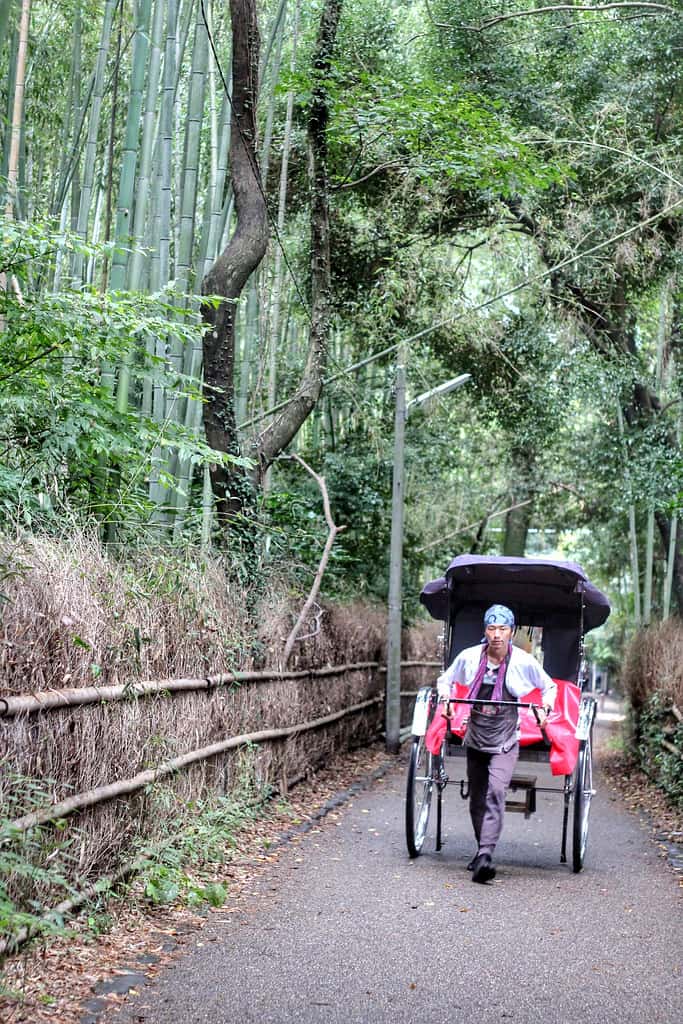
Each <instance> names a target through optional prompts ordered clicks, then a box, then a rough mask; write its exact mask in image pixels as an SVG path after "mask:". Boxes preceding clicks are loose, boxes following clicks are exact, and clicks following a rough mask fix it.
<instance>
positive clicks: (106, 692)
mask: <svg viewBox="0 0 683 1024" xmlns="http://www.w3.org/2000/svg"><path fill="white" fill-rule="evenodd" d="M406 664H418V662H414V663H413V662H407V663H406ZM366 668H367V669H379V671H382V669H381V668H380V667H379V662H377V661H357V662H352V663H350V664H348V665H328V666H327V667H325V668H318V669H301V670H299V671H296V672H279V671H278V670H277V669H265V670H264V671H259V672H256V671H254V672H222V673H220V674H218V675H213V676H206V677H205V678H203V679H192V678H185V679H159V680H154V679H148V680H144V681H142V682H139V683H132V684H131V683H118V684H115V685H112V686H80V687H79V686H76V687H71V688H66V689H63V690H43V691H40V692H39V693H32V694H21V695H18V696H16V697H0V718H11V717H12V716H14V715H19V714H24V713H25V714H29V715H30V714H34V713H36V712H38V711H50V710H54V709H55V708H68V707H81V706H83V705H85V704H101V703H105V702H109V701H116V700H122V699H128V698H137V697H150V696H154V695H158V694H160V693H165V692H168V693H183V692H188V691H193V690H213V689H216V688H217V687H220V686H229V685H230V684H231V683H259V682H268V681H272V680H276V681H278V682H279V681H280V680H285V679H306V678H310V677H324V676H334V675H342V674H343V673H344V672H357V671H360V670H361V669H366Z"/></svg>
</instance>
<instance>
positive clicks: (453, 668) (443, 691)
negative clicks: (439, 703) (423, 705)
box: [436, 653, 465, 700]
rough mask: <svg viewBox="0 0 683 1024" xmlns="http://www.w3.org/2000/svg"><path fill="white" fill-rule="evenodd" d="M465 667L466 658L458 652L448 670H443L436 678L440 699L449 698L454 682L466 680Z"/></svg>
mask: <svg viewBox="0 0 683 1024" xmlns="http://www.w3.org/2000/svg"><path fill="white" fill-rule="evenodd" d="M464 668H465V659H464V658H463V656H462V653H460V654H457V655H456V656H455V659H454V660H453V661H452V662H451V664H450V665H449V666H448V668H447V669H446V671H445V672H442V673H441V675H440V676H439V678H438V679H437V680H436V689H437V691H438V694H439V700H448V698H449V697H450V695H451V686H452V685H453V683H461V682H463V681H464V678H465V677H464Z"/></svg>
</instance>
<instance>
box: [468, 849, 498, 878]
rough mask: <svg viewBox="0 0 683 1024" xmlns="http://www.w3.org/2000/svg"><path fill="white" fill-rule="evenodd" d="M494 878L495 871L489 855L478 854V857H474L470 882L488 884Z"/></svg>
mask: <svg viewBox="0 0 683 1024" xmlns="http://www.w3.org/2000/svg"><path fill="white" fill-rule="evenodd" d="M495 877H496V869H495V868H494V866H493V864H492V863H491V854H490V853H480V854H479V856H478V857H475V859H474V864H473V865H472V881H473V882H490V881H491V879H492V878H495Z"/></svg>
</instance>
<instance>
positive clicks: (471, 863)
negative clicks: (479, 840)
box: [467, 853, 479, 871]
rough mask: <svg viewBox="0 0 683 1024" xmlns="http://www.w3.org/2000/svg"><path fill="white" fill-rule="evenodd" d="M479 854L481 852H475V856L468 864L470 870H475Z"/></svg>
mask: <svg viewBox="0 0 683 1024" xmlns="http://www.w3.org/2000/svg"><path fill="white" fill-rule="evenodd" d="M478 856H479V854H478V853H475V855H474V857H473V858H472V860H471V861H470V862H469V864H468V865H467V870H468V871H474V865H475V864H476V863H477V857H478Z"/></svg>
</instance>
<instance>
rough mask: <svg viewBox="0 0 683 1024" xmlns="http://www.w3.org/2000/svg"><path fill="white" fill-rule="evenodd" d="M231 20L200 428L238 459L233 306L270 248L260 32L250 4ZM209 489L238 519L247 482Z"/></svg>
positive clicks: (225, 475) (219, 469)
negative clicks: (218, 239)
mask: <svg viewBox="0 0 683 1024" xmlns="http://www.w3.org/2000/svg"><path fill="white" fill-rule="evenodd" d="M230 13H231V19H232V47H233V58H232V83H233V89H232V104H233V105H232V123H231V137H230V165H231V175H232V187H233V193H234V197H235V209H236V213H237V223H236V227H235V232H234V234H233V236H232V238H231V239H230V241H229V243H228V245H227V247H226V248H225V250H224V251H223V252H222V253H221V255H220V256H219V257H218V259H217V260H216V262H215V263H214V265H213V266H212V267H211V269H210V270H209V272H208V274H207V275H206V277H205V278H204V281H203V282H202V293H203V294H204V295H220V296H221V299H222V301H221V302H220V303H219V304H218V305H217V306H214V305H213V304H211V303H204V304H203V306H202V316H203V319H204V321H205V322H206V323H207V324H208V325H209V326H208V329H207V331H206V332H205V334H204V340H203V351H204V394H205V399H206V402H205V405H204V426H205V428H206V437H207V440H208V442H209V445H210V446H211V447H212V448H214V449H215V450H216V451H218V452H223V453H227V454H231V455H237V454H238V446H237V435H236V429H235V406H234V382H233V373H234V364H235V307H236V302H237V299H238V298H239V296H240V294H241V292H242V289H243V288H244V285H245V284H246V282H247V280H248V278H249V275H250V274H251V273H252V271H253V270H255V268H256V267H257V266H258V265H259V263H260V262H261V260H262V259H263V256H264V255H265V252H266V248H267V245H268V217H267V210H266V204H265V199H264V196H263V192H262V189H261V179H260V173H259V168H258V163H257V158H256V98H257V95H258V66H259V46H260V41H259V32H258V25H257V20H256V2H255V0H230ZM211 484H212V488H213V492H214V496H215V498H216V505H217V513H218V517H219V520H221V521H222V522H223V524H224V525H225V522H226V520H227V519H229V518H231V517H233V516H234V515H236V514H239V512H240V511H241V509H242V507H243V504H244V500H245V496H246V495H245V484H246V480H245V477H244V475H243V474H242V473H240V474H239V476H238V475H237V473H236V471H235V470H233V469H232V467H230V466H229V465H223V464H220V463H216V464H214V465H213V466H212V468H211Z"/></svg>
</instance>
